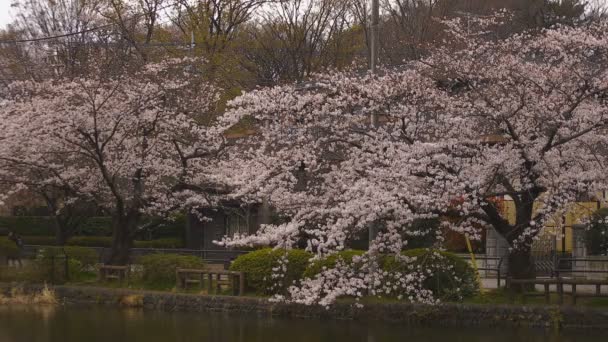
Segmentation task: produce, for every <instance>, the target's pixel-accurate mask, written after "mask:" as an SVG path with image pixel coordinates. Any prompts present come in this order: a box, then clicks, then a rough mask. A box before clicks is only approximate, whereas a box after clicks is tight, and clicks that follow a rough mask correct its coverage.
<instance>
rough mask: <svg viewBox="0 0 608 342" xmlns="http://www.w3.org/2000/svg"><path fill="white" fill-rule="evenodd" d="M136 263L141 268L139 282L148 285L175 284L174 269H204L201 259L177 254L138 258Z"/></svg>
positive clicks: (149, 255) (151, 255) (150, 255)
mask: <svg viewBox="0 0 608 342" xmlns="http://www.w3.org/2000/svg"><path fill="white" fill-rule="evenodd" d="M137 263H138V264H141V266H142V273H141V280H142V281H143V282H144V283H148V284H169V283H171V284H175V270H176V269H178V268H193V269H200V268H203V267H205V262H204V261H203V260H201V258H199V257H196V256H191V255H179V254H160V253H158V254H148V255H144V256H142V257H139V258H138V259H137Z"/></svg>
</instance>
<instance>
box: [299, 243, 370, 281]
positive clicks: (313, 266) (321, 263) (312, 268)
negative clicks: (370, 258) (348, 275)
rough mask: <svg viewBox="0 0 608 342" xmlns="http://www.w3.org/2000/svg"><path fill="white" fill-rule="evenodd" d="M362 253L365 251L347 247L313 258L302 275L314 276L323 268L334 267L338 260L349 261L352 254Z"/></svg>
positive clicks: (358, 254)
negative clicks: (319, 257) (317, 258)
mask: <svg viewBox="0 0 608 342" xmlns="http://www.w3.org/2000/svg"><path fill="white" fill-rule="evenodd" d="M364 253H365V251H361V250H353V249H349V250H345V251H341V252H338V253H335V254H332V255H330V256H327V257H325V258H323V259H319V260H315V261H313V262H311V263H310V264H309V265H308V267H307V268H306V271H304V277H305V278H314V276H315V275H317V274H319V273H321V271H322V270H323V268H334V267H336V263H337V262H338V260H343V261H344V262H346V263H351V262H352V260H353V257H354V256H360V255H363V254H364Z"/></svg>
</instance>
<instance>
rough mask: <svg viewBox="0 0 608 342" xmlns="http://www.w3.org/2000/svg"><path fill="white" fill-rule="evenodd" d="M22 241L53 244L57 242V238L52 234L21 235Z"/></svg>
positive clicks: (46, 244) (40, 244) (28, 243)
mask: <svg viewBox="0 0 608 342" xmlns="http://www.w3.org/2000/svg"><path fill="white" fill-rule="evenodd" d="M22 238H23V243H24V244H26V245H38V246H55V245H56V244H57V238H55V237H54V236H37V235H34V236H22Z"/></svg>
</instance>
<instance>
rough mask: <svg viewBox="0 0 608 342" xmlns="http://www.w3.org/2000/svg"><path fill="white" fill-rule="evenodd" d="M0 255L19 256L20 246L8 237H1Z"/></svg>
mask: <svg viewBox="0 0 608 342" xmlns="http://www.w3.org/2000/svg"><path fill="white" fill-rule="evenodd" d="M0 256H3V257H5V258H16V257H18V256H19V248H18V247H17V245H16V244H15V243H14V242H13V241H11V240H9V239H8V238H4V237H3V238H0Z"/></svg>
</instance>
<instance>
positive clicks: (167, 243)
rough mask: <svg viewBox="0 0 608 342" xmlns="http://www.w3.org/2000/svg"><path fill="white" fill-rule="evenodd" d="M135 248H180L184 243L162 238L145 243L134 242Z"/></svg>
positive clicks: (179, 240)
mask: <svg viewBox="0 0 608 342" xmlns="http://www.w3.org/2000/svg"><path fill="white" fill-rule="evenodd" d="M134 246H135V248H182V247H184V242H183V241H182V239H179V238H164V239H156V240H147V241H134Z"/></svg>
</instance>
